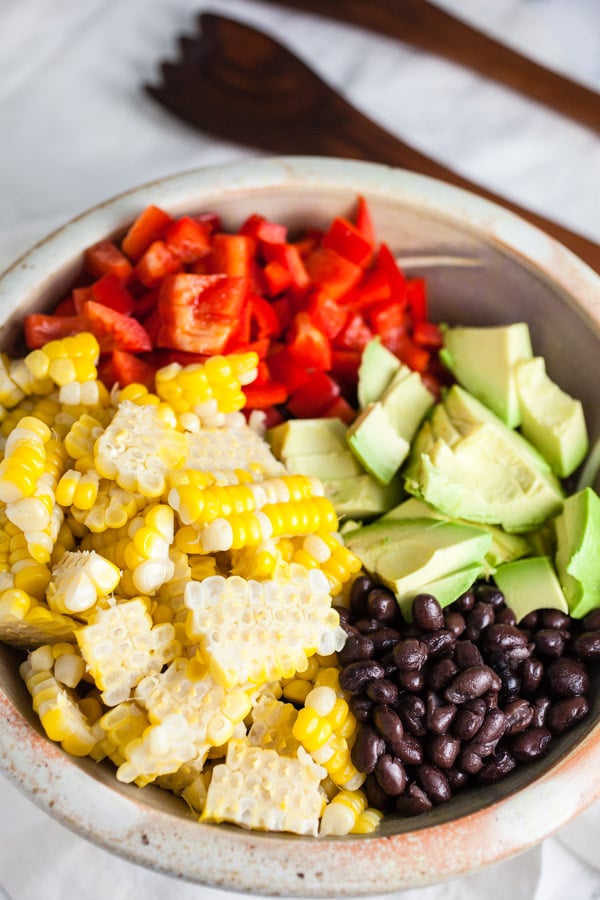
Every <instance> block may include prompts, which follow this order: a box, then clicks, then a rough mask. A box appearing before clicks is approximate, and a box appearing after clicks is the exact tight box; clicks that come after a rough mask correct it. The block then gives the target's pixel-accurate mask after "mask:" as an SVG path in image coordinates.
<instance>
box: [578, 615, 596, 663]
mask: <svg viewBox="0 0 600 900" xmlns="http://www.w3.org/2000/svg"><path fill="white" fill-rule="evenodd" d="M599 612H600V610H599ZM571 650H572V652H573V655H574V656H577V657H579V659H600V630H598V631H584V632H582V634H578V635H577V637H576V638H575V639H574V640H573V642H572V644H571Z"/></svg>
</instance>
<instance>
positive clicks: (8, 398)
mask: <svg viewBox="0 0 600 900" xmlns="http://www.w3.org/2000/svg"><path fill="white" fill-rule="evenodd" d="M24 397H25V392H24V391H23V390H22V389H21V388H20V387H19V385H18V384H17V383H16V382H15V381H13V379H12V378H11V375H10V359H9V358H8V356H7V355H6V353H0V403H1V404H2V406H4V407H6V409H12V408H13V406H16V405H17V404H18V403H20V402H21V400H23V398H24Z"/></svg>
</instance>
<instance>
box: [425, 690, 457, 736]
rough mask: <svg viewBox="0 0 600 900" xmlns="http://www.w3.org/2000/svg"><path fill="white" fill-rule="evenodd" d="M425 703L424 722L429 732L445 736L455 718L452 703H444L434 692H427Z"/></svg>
mask: <svg viewBox="0 0 600 900" xmlns="http://www.w3.org/2000/svg"><path fill="white" fill-rule="evenodd" d="M425 703H426V707H427V712H426V714H425V722H426V725H427V728H428V729H429V731H432V732H433V733H434V734H446V732H447V731H448V729H449V728H450V726H451V725H452V722H453V721H454V717H455V716H456V710H457V708H456V706H455V705H454V703H444V702H443V701H442V699H441V698H440V697H439V695H437V694H436V693H435V692H434V691H428V692H427V695H426V698H425Z"/></svg>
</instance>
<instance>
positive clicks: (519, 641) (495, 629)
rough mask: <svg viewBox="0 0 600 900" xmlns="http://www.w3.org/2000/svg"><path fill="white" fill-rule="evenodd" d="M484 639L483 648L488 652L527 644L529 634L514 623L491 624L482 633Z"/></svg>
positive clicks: (506, 649) (507, 649)
mask: <svg viewBox="0 0 600 900" xmlns="http://www.w3.org/2000/svg"><path fill="white" fill-rule="evenodd" d="M482 640H483V648H484V650H485V651H487V652H488V653H494V652H496V651H498V650H503V651H505V652H506V651H510V650H515V649H517V648H520V647H526V646H527V635H526V634H524V633H523V632H522V631H521V629H520V628H516V627H515V626H514V625H498V624H497V623H495V624H493V625H489V626H488V627H487V628H486V629H485V631H484V632H483V634H482Z"/></svg>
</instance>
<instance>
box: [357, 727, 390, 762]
mask: <svg viewBox="0 0 600 900" xmlns="http://www.w3.org/2000/svg"><path fill="white" fill-rule="evenodd" d="M384 753H385V741H384V740H383V738H382V737H381V735H380V734H378V733H377V731H375V729H374V728H371V726H370V725H361V727H360V728H359V729H358V731H357V733H356V738H355V739H354V744H353V745H352V750H351V754H350V755H351V759H352V762H353V763H354V765H355V766H356V768H357V769H358V771H359V772H366V773H367V774H368V773H369V772H372V771H373V770H374V769H375V766H376V765H377V760H378V759H379V757H380V756H382V755H383V754H384Z"/></svg>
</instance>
